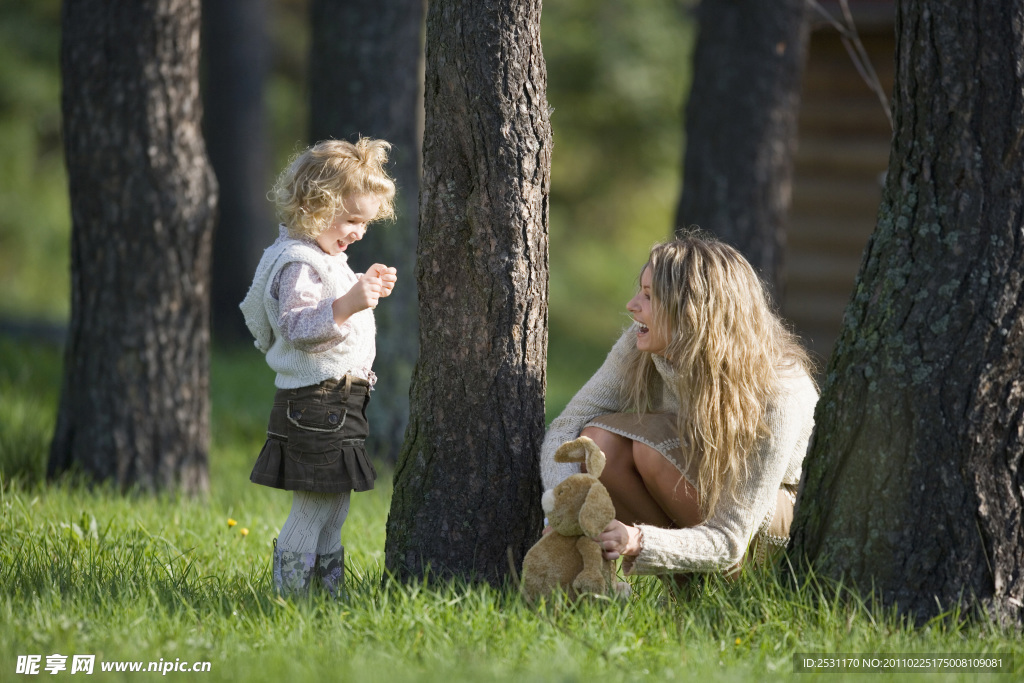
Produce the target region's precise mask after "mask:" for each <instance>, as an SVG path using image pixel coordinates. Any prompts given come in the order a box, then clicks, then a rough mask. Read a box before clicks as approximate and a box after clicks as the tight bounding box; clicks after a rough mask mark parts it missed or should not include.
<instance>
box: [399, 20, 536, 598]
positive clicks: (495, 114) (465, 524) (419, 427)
mask: <svg viewBox="0 0 1024 683" xmlns="http://www.w3.org/2000/svg"><path fill="white" fill-rule="evenodd" d="M540 11H541V3H540V0H486V1H483V0H435V1H433V2H431V3H430V9H429V12H428V16H427V70H426V90H425V94H426V122H425V134H424V148H423V165H424V170H423V184H422V190H421V198H420V226H421V228H420V249H419V263H418V266H417V280H418V284H419V300H420V321H419V323H420V356H419V360H418V361H417V364H416V369H415V373H414V375H413V384H412V392H411V397H412V409H411V415H410V423H409V429H408V431H407V436H406V441H405V444H404V445H403V448H402V453H401V457H400V459H399V464H398V469H397V471H396V472H395V492H394V498H393V501H392V506H391V514H390V516H389V518H388V526H387V544H386V548H385V550H386V563H387V567H388V569H389V570H390V571H392V572H393V573H394V574H396V575H397V576H400V577H403V576H404V577H410V576H411V577H422V576H427V575H428V574H429V575H430V576H431V577H432V578H442V579H444V578H450V577H459V578H462V579H466V580H471V581H487V582H490V583H492V584H498V583H501V582H502V581H503V580H504V579H505V577H507V575H508V573H509V571H510V570H511V569H512V567H513V565H518V564H519V563H520V562H521V561H522V557H523V555H524V554H525V551H526V550H527V549H528V548H529V546H530V545H531V544H532V543H533V542H534V541H536V539H537V537H538V536H539V532H540V522H541V516H542V512H541V509H540V494H541V491H540V476H539V469H538V464H537V452H538V450H539V448H540V443H541V440H542V438H543V435H544V391H545V356H546V350H547V301H548V290H547V276H548V252H547V249H548V233H547V219H548V190H549V180H550V165H551V132H550V127H549V122H548V104H547V97H546V94H545V88H546V81H547V77H546V68H545V65H544V58H543V56H542V53H541V45H540Z"/></svg>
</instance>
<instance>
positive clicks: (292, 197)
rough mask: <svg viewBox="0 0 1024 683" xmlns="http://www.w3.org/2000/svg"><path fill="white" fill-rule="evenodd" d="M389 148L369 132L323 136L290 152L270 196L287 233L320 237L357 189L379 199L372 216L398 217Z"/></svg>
mask: <svg viewBox="0 0 1024 683" xmlns="http://www.w3.org/2000/svg"><path fill="white" fill-rule="evenodd" d="M390 149H391V144H390V143H388V142H386V141H384V140H374V139H371V138H359V140H357V141H356V142H355V144H353V143H351V142H348V141H347V140H323V141H321V142H318V143H316V144H315V145H313V146H312V147H310V148H308V149H306V150H304V151H302V152H300V153H298V154H296V155H295V156H294V157H292V159H291V161H290V162H289V163H288V166H287V167H285V169H284V171H282V172H281V175H280V176H278V178H277V182H276V183H274V187H273V189H272V190H271V191H270V193H269V197H268V198H269V199H270V200H271V201H272V202H274V205H275V206H276V207H277V214H278V217H279V218H280V219H281V222H282V223H284V225H285V227H286V228H287V230H288V235H289V236H290V237H294V238H302V237H305V238H309V239H316V237H317V236H318V235H319V234H320V233H322V232H323V231H324V230H326V229H328V228H329V227H331V223H332V222H333V221H334V217H335V215H337V213H338V211H341V210H344V209H345V199H346V198H348V197H354V196H358V195H371V196H373V197H376V198H377V199H379V200H380V210H379V211H378V212H377V215H376V216H375V217H374V218H373V220H375V221H377V220H383V219H392V218H394V217H395V181H394V180H393V179H392V178H391V176H389V175H388V174H387V172H386V171H385V170H384V164H386V163H387V161H388V152H389V151H390Z"/></svg>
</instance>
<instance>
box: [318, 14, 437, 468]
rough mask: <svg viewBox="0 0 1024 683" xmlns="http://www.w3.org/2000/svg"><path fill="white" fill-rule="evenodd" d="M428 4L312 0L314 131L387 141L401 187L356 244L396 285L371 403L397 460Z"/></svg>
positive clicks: (359, 259)
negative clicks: (389, 218) (389, 213)
mask: <svg viewBox="0 0 1024 683" xmlns="http://www.w3.org/2000/svg"><path fill="white" fill-rule="evenodd" d="M424 5H425V2H424V0H392V1H390V2H387V3H380V2H377V0H312V4H311V7H310V15H311V20H312V49H311V56H310V78H309V84H310V85H309V88H310V104H311V106H310V117H311V120H310V137H311V138H312V140H313V141H317V140H323V139H325V138H336V139H345V140H351V141H355V139H356V137H357V136H359V135H364V136H368V137H374V138H382V139H384V140H387V141H388V142H390V143H391V144H392V145H393V147H392V155H391V159H392V162H393V163H392V164H391V165H390V169H391V171H392V173H393V175H394V176H395V180H396V183H397V185H398V197H397V205H396V211H397V214H398V218H397V220H396V221H395V222H394V223H390V224H387V223H386V224H379V225H375V226H372V227H371V229H370V230H368V231H367V233H366V237H364V238H363V240H362V241H361V242H360V243H359V244H358V245H356V247H355V248H353V249H352V256H351V263H352V267H353V268H354V269H355V270H356V271H357V272H362V271H364V270H365V269H366V267H367V266H369V265H371V264H373V263H376V262H380V263H385V264H387V265H389V266H394V267H395V268H397V269H398V278H399V279H398V286H397V287H396V288H395V290H394V293H393V294H392V295H391V297H389V298H388V300H387V301H386V302H384V303H382V305H381V306H380V307H379V308H377V310H376V311H375V316H376V319H377V359H376V361H374V369H375V371H376V373H377V375H378V376H379V378H380V379H379V381H378V384H377V391H375V392H374V395H373V400H372V401H371V402H370V407H369V415H368V417H369V420H370V425H371V427H370V441H369V443H370V444H371V448H372V451H373V453H374V454H376V455H378V456H380V457H381V458H382V459H384V460H386V461H389V462H392V463H393V462H395V460H396V459H397V458H398V452H399V450H400V449H401V446H402V438H403V436H404V434H405V428H406V425H407V424H408V421H409V382H410V379H411V377H412V368H413V364H414V363H415V362H416V350H417V346H416V335H417V327H416V286H415V283H414V281H413V279H414V276H415V272H416V224H417V201H418V199H419V175H420V138H421V127H422V110H423V96H422V88H421V84H422V82H423V38H422V36H423V16H424V11H425V7H424Z"/></svg>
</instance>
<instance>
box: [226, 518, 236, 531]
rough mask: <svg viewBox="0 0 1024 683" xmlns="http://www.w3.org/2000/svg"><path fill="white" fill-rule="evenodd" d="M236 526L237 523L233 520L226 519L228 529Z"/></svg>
mask: <svg viewBox="0 0 1024 683" xmlns="http://www.w3.org/2000/svg"><path fill="white" fill-rule="evenodd" d="M236 524H238V522H236V521H235V520H233V519H231V518H230V517H228V528H231V527H233V526H234V525H236Z"/></svg>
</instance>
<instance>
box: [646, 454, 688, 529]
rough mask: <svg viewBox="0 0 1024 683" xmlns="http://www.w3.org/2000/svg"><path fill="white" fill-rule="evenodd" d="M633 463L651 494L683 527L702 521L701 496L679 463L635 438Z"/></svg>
mask: <svg viewBox="0 0 1024 683" xmlns="http://www.w3.org/2000/svg"><path fill="white" fill-rule="evenodd" d="M632 443H633V464H634V466H635V467H636V470H637V473H638V474H639V476H640V478H641V480H642V481H643V485H644V488H645V490H646V491H647V494H648V495H649V496H650V497H651V499H652V500H654V501H655V503H657V505H658V507H659V509H661V510H662V512H663V514H665V515H667V516H668V517H669V518H670V519H671V520H672V522H673V526H677V527H679V528H683V527H690V526H697V525H698V524H700V523H701V518H702V515H701V511H700V498H699V496H698V494H697V489H695V488H694V487H693V486H692V485H691V484H690V482H688V481H687V480H686V478H685V477H684V476H683V475H682V474H680V473H679V470H677V469H676V466H675V465H674V464H672V462H671V461H669V460H668V459H667V458H666V457H665V456H664V455H662V454H661V453H659V452H658V451H656V450H655V449H653V448H651V447H650V446H648V445H647V444H645V443H641V442H639V441H634V442H632Z"/></svg>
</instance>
